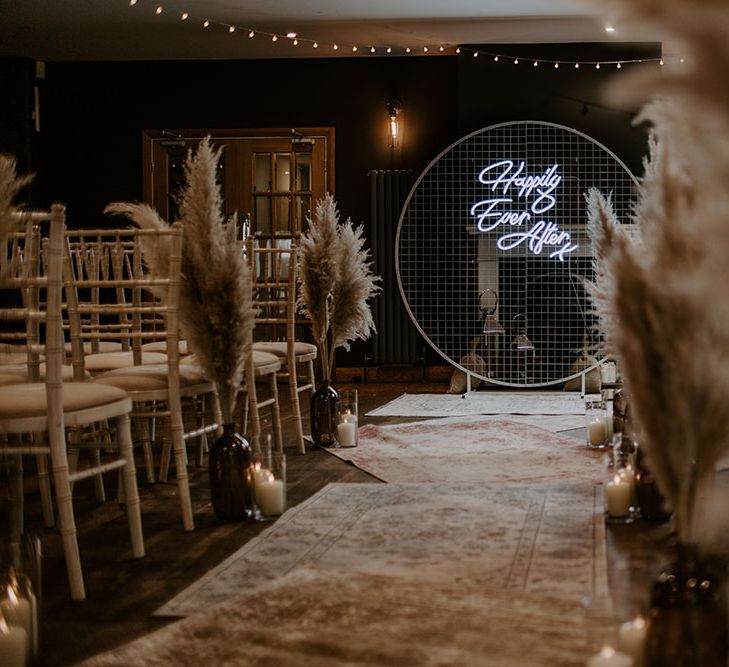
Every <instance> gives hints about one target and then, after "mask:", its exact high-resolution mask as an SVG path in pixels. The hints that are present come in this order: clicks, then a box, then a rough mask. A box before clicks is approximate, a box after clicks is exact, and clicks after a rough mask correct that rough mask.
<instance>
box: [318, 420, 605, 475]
mask: <svg viewBox="0 0 729 667" xmlns="http://www.w3.org/2000/svg"><path fill="white" fill-rule="evenodd" d="M327 451H329V452H330V453H332V454H334V455H335V456H338V457H339V458H341V459H343V460H345V461H350V462H351V463H353V464H354V465H356V466H357V467H358V468H361V469H362V470H364V471H366V472H368V473H370V474H371V475H374V476H375V477H377V478H379V479H381V480H383V481H385V482H398V483H399V482H441V481H444V480H448V481H449V482H484V483H486V482H507V481H508V482H535V481H536V482H539V481H550V480H565V481H575V480H586V481H590V482H599V481H601V479H602V478H603V476H604V472H605V470H604V465H603V462H602V454H601V453H600V452H597V451H595V450H588V449H587V447H586V446H585V444H584V443H583V442H582V441H581V440H577V439H575V438H570V437H567V436H562V435H557V434H556V433H552V432H550V431H546V430H544V429H541V428H537V427H536V426H531V425H529V424H520V423H518V422H514V421H511V419H497V418H493V417H448V418H446V419H429V420H427V421H420V422H410V423H407V424H387V425H379V426H378V425H375V424H367V425H366V426H362V427H361V428H360V429H359V446H357V447H353V448H340V449H329V450H327Z"/></svg>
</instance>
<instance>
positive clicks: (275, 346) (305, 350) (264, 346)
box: [253, 340, 316, 358]
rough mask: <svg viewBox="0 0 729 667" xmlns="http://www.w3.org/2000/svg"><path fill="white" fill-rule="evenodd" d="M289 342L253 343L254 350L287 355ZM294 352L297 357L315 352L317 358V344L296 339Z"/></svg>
mask: <svg viewBox="0 0 729 667" xmlns="http://www.w3.org/2000/svg"><path fill="white" fill-rule="evenodd" d="M286 348H287V343H286V341H281V342H276V343H266V342H263V341H261V342H259V343H253V350H254V351H260V352H268V353H270V354H275V355H276V356H277V357H285V356H286V355H287V354H288V351H287V349H286ZM294 354H295V355H296V356H297V357H300V356H304V355H307V354H313V355H314V357H315V358H316V345H313V344H312V343H302V342H301V341H298V340H297V341H296V342H295V343H294Z"/></svg>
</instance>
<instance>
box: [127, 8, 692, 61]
mask: <svg viewBox="0 0 729 667" xmlns="http://www.w3.org/2000/svg"><path fill="white" fill-rule="evenodd" d="M139 4H141V3H140V2H139V0H129V6H130V7H134V6H136V5H139ZM147 4H152V5H153V6H154V13H155V14H156V15H157V16H162V15H164V14H165V13H167V14H169V13H170V12H166V11H165V6H164V5H162V4H160V3H159V2H154V1H153V2H151V3H147ZM174 13H175V14H177V15H178V16H179V19H180V20H181V21H185V22H197V21H199V22H200V25H201V26H202V28H203V29H205V30H209V29H210V28H222V29H224V30H226V31H227V32H228V33H239V34H241V35H244V36H246V37H247V38H248V39H253V38H255V37H259V38H260V37H265V38H266V39H269V40H270V41H271V42H278V41H279V40H280V39H281V40H287V41H288V42H290V43H291V44H293V45H294V46H300V45H308V46H310V47H311V48H314V49H319V48H321V47H324V48H328V49H331V50H332V51H342V52H345V53H346V52H351V53H370V54H380V55H381V54H387V55H391V54H395V55H398V54H402V53H405V54H406V55H415V54H419V53H422V54H423V55H427V54H430V53H432V54H449V55H450V54H456V55H460V54H468V53H470V54H471V55H472V56H473V57H474V58H481V57H483V58H485V59H487V60H488V59H490V60H491V61H492V62H494V63H507V64H512V65H529V66H531V67H539V66H548V67H552V68H554V69H559V68H560V67H572V68H573V69H579V68H580V67H592V68H594V69H601V68H603V67H613V68H617V69H621V68H622V67H623V66H624V65H631V64H639V63H656V64H658V65H660V66H663V65H664V64H665V63H666V60H667V57H666V56H662V57H661V56H658V57H652V58H627V59H621V60H570V59H558V60H553V59H550V58H527V57H523V56H518V55H514V54H506V53H496V52H493V51H485V50H483V49H474V48H472V47H463V46H454V45H453V44H448V43H442V44H438V45H437V46H430V45H429V46H422V47H417V48H411V47H409V46H405V47H401V48H393V47H391V46H373V45H369V46H358V45H357V44H340V43H337V42H331V41H322V40H318V39H312V38H311V37H302V36H300V35H298V34H297V33H296V32H293V31H290V32H285V33H284V32H280V33H275V32H268V31H266V30H259V29H258V28H253V27H251V26H243V25H237V24H234V23H225V22H223V21H214V20H211V19H209V18H207V17H205V18H201V17H198V18H197V19H193V18H192V17H191V16H190V14H189V12H186V11H179V10H174ZM284 43H285V42H284ZM671 60H675V61H676V62H678V63H680V64H683V63H684V62H685V58H683V57H680V56H675V57H671Z"/></svg>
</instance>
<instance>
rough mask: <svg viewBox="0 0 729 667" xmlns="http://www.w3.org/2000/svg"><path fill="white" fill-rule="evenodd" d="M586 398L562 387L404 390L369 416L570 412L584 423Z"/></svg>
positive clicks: (453, 415)
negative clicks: (455, 391)
mask: <svg viewBox="0 0 729 667" xmlns="http://www.w3.org/2000/svg"><path fill="white" fill-rule="evenodd" d="M585 400H586V399H585V398H583V397H582V396H580V394H579V393H578V392H569V391H567V392H565V391H531V392H529V391H474V392H471V393H470V394H463V395H461V394H403V395H402V396H399V397H398V398H396V399H394V400H392V401H390V402H389V403H386V404H385V405H383V406H381V407H379V408H376V409H375V410H372V411H371V412H368V413H367V416H368V417H459V416H465V415H507V414H512V415H572V416H573V417H579V422H578V420H577V419H573V420H572V422H573V423H577V425H576V426H569V427H568V428H579V427H581V426H584V425H585V418H584V415H585Z"/></svg>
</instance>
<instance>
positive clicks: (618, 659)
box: [587, 646, 633, 667]
mask: <svg viewBox="0 0 729 667" xmlns="http://www.w3.org/2000/svg"><path fill="white" fill-rule="evenodd" d="M632 664H633V659H632V658H631V657H630V656H628V655H625V653H618V652H617V651H616V650H615V649H614V648H613V647H612V646H603V647H602V651H600V653H598V654H597V655H593V656H592V657H591V658H590V659H589V660H588V661H587V667H631V665H632Z"/></svg>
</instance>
